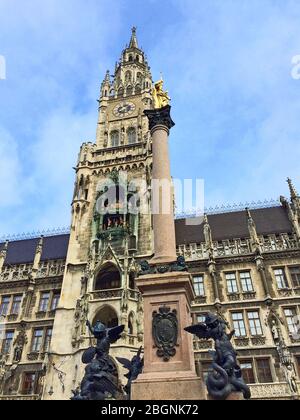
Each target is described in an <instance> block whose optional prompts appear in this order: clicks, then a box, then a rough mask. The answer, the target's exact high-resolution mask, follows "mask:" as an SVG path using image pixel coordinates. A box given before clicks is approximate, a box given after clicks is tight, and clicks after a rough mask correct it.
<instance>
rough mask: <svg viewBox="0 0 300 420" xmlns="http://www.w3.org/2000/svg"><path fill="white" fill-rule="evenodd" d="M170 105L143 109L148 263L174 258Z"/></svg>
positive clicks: (172, 124) (166, 261) (171, 122)
mask: <svg viewBox="0 0 300 420" xmlns="http://www.w3.org/2000/svg"><path fill="white" fill-rule="evenodd" d="M170 110H171V107H170V106H166V107H164V108H162V109H156V110H154V111H145V114H146V115H147V116H148V119H149V128H150V130H151V136H152V149H153V173H152V209H153V231H154V232H153V233H154V249H155V256H154V258H153V259H152V261H151V263H153V264H156V263H168V262H174V261H176V239H175V224H174V205H173V194H174V190H173V184H172V178H171V170H170V158H169V133H170V129H171V128H172V127H174V125H175V124H174V122H173V121H172V119H171V116H170Z"/></svg>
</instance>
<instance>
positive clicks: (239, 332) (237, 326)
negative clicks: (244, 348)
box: [231, 312, 247, 337]
mask: <svg viewBox="0 0 300 420" xmlns="http://www.w3.org/2000/svg"><path fill="white" fill-rule="evenodd" d="M231 316H232V322H233V328H234V330H235V336H236V337H246V336H247V332H246V325H245V320H244V314H243V312H235V313H233V314H232V315H231Z"/></svg>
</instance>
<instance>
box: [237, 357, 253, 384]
mask: <svg viewBox="0 0 300 420" xmlns="http://www.w3.org/2000/svg"><path fill="white" fill-rule="evenodd" d="M240 366H241V370H242V374H243V379H244V381H245V382H246V384H248V385H250V384H255V383H256V381H255V375H254V366H253V362H252V360H244V361H241V363H240Z"/></svg>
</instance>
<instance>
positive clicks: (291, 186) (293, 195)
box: [287, 178, 300, 200]
mask: <svg viewBox="0 0 300 420" xmlns="http://www.w3.org/2000/svg"><path fill="white" fill-rule="evenodd" d="M287 183H288V185H289V189H290V194H291V200H295V199H297V198H299V197H300V196H299V194H298V192H297V190H296V188H295V186H294V184H293V181H292V180H291V178H288V179H287Z"/></svg>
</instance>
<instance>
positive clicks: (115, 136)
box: [110, 130, 120, 147]
mask: <svg viewBox="0 0 300 420" xmlns="http://www.w3.org/2000/svg"><path fill="white" fill-rule="evenodd" d="M110 136H111V146H112V147H118V146H119V145H120V134H119V132H118V131H116V130H115V131H112V133H111V135H110Z"/></svg>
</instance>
